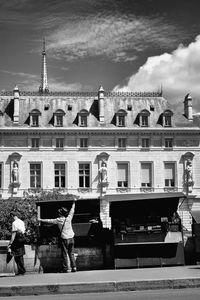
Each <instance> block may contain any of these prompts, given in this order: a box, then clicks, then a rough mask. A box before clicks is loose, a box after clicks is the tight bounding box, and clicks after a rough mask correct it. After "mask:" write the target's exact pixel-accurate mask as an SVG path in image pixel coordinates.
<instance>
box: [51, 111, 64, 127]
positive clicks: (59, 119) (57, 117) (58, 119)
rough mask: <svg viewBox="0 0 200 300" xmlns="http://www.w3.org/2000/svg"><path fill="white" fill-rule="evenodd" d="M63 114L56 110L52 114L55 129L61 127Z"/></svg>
mask: <svg viewBox="0 0 200 300" xmlns="http://www.w3.org/2000/svg"><path fill="white" fill-rule="evenodd" d="M64 115H65V112H64V111H63V110H62V109H57V110H56V111H55V113H54V114H53V121H54V126H55V127H63V116H64Z"/></svg>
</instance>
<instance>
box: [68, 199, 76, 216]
mask: <svg viewBox="0 0 200 300" xmlns="http://www.w3.org/2000/svg"><path fill="white" fill-rule="evenodd" d="M75 202H76V200H73V203H72V207H71V209H70V211H69V215H68V216H70V217H73V215H74V211H75Z"/></svg>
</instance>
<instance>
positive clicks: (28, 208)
mask: <svg viewBox="0 0 200 300" xmlns="http://www.w3.org/2000/svg"><path fill="white" fill-rule="evenodd" d="M77 198H78V197H77V196H75V195H72V194H67V195H66V194H65V195H64V194H62V193H61V192H60V191H53V192H50V191H49V192H43V191H42V192H40V193H36V194H32V195H30V194H28V193H26V194H24V198H13V199H12V198H10V199H1V200H0V240H9V239H10V237H11V229H12V222H13V218H12V217H11V215H10V214H11V213H13V212H15V213H17V214H18V215H19V217H20V218H21V219H22V220H23V221H24V222H25V226H26V241H27V244H32V243H36V242H37V236H38V234H37V233H38V222H37V206H36V202H37V201H48V200H55V201H56V200H64V199H68V200H73V199H77Z"/></svg>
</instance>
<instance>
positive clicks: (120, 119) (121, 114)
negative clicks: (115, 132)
mask: <svg viewBox="0 0 200 300" xmlns="http://www.w3.org/2000/svg"><path fill="white" fill-rule="evenodd" d="M126 115H127V112H126V111H125V110H123V109H120V110H119V111H118V112H117V113H116V126H119V127H124V126H126Z"/></svg>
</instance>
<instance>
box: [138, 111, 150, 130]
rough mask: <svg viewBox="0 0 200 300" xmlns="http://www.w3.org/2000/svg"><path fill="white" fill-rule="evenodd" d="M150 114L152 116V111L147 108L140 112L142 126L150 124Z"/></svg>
mask: <svg viewBox="0 0 200 300" xmlns="http://www.w3.org/2000/svg"><path fill="white" fill-rule="evenodd" d="M149 116H150V112H149V111H148V110H147V109H143V110H142V111H141V112H140V126H141V127H148V126H149Z"/></svg>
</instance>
